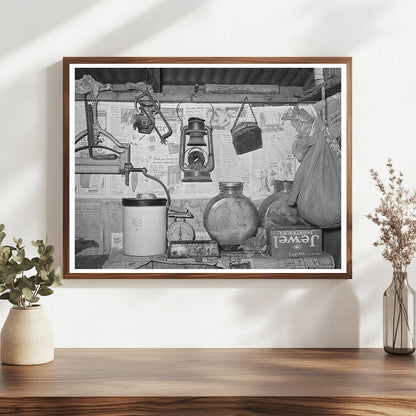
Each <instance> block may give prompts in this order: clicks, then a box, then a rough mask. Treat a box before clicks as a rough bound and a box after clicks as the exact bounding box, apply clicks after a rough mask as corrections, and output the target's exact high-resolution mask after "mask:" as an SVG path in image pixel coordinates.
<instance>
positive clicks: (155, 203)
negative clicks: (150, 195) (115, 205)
mask: <svg viewBox="0 0 416 416" xmlns="http://www.w3.org/2000/svg"><path fill="white" fill-rule="evenodd" d="M122 203H123V207H164V206H166V199H165V198H156V199H138V198H123V199H122Z"/></svg>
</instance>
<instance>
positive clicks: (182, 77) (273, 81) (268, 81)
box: [75, 67, 314, 89]
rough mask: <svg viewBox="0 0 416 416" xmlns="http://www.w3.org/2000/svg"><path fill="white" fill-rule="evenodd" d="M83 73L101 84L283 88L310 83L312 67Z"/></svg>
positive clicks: (86, 70)
mask: <svg viewBox="0 0 416 416" xmlns="http://www.w3.org/2000/svg"><path fill="white" fill-rule="evenodd" d="M84 74H89V75H92V77H93V78H94V79H95V80H97V81H99V82H101V83H104V84H105V83H112V84H124V83H126V82H134V83H136V82H140V81H143V82H146V83H148V84H154V82H155V80H160V81H159V82H160V84H161V85H162V86H163V85H194V84H200V85H204V84H259V85H279V86H282V87H289V86H294V87H303V88H304V89H307V88H311V87H312V86H313V80H314V73H313V68H252V67H251V68H213V67H206V68H189V67H188V68H157V69H156V70H155V68H104V67H103V68H77V69H76V72H75V76H76V78H77V79H79V78H82V76H83V75H84Z"/></svg>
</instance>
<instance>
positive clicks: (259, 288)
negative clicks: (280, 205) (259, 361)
mask: <svg viewBox="0 0 416 416" xmlns="http://www.w3.org/2000/svg"><path fill="white" fill-rule="evenodd" d="M0 5H1V14H0V39H1V41H0V126H1V127H0V223H1V222H4V223H5V224H6V226H7V229H6V231H8V233H9V234H10V236H13V235H15V236H20V237H23V238H24V239H25V240H26V241H30V240H32V239H37V238H42V237H43V236H44V235H45V234H47V235H48V238H49V241H51V242H52V243H55V244H56V245H57V250H58V262H60V261H61V256H62V247H61V241H62V231H61V230H62V225H61V224H62V64H61V59H62V57H63V56H94V55H95V56H352V57H353V148H354V151H353V188H354V190H353V206H354V212H353V222H354V228H353V237H354V239H353V243H354V244H353V262H354V270H353V271H354V275H353V279H352V280H351V281H339V280H337V281H328V280H312V281H307V280H276V281H270V280H269V281H265V280H253V281H246V280H213V281H199V280H186V281H179V280H163V281H161V280H148V281H144V280H137V281H136V280H126V281H123V280H107V281H104V280H102V281H92V280H78V281H75V280H72V281H66V283H65V286H64V287H62V288H58V289H57V291H56V292H57V293H56V294H55V295H53V296H51V297H49V298H45V299H44V301H43V304H44V305H45V307H46V308H47V311H48V315H49V317H50V319H51V321H52V323H53V325H54V327H55V331H56V346H57V347H339V346H344V347H356V346H361V347H380V346H382V293H383V290H384V289H385V288H386V287H387V286H388V284H389V281H390V277H391V271H390V265H389V264H388V263H386V262H384V261H383V260H382V258H381V256H380V254H379V251H378V250H377V249H376V248H374V247H372V245H371V243H372V241H374V240H375V238H376V236H377V230H376V228H375V226H373V224H371V223H370V222H369V221H368V220H366V219H365V218H364V214H366V213H368V212H370V211H371V210H372V209H373V208H374V206H375V204H376V198H377V197H378V196H377V193H376V190H375V188H374V186H373V184H372V183H371V182H370V179H369V174H368V170H369V168H370V167H374V168H376V169H378V170H383V166H384V163H385V160H386V158H387V157H388V156H391V157H392V158H393V160H394V162H395V163H396V165H397V166H399V167H400V168H401V169H402V170H403V171H404V173H405V175H406V183H407V185H409V186H410V187H416V175H415V167H414V166H415V164H414V163H415V161H414V159H415V153H416V152H415V150H416V144H415V143H416V141H415V140H416V134H415V133H414V130H415V122H414V120H415V113H416V110H415V104H414V103H415V99H414V97H415V93H416V76H415V68H416V48H415V40H416V3H415V2H413V1H409V0H407V1H406V0H403V1H399V0H337V1H329V0H314V1H310V0H290V1H288V0H285V1H272V0H257V1H251V0H238V1H237V0H232V1H222V0H206V1H195V0H175V1H173V0H159V1H152V2H140V1H136V0H125V1H116V0H101V1H100V0H89V1H85V0H72V1H70V2H69V1H65V0H32V1H27V0H1V2H0ZM410 272H412V275H411V276H410V282H411V283H413V285H414V286H415V287H416V266H413V267H412V268H411V269H410ZM8 309H9V304H8V303H6V302H3V303H1V304H0V325H1V324H2V323H3V321H4V319H5V318H6V315H7V311H8Z"/></svg>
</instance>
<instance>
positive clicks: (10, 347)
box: [1, 305, 54, 365]
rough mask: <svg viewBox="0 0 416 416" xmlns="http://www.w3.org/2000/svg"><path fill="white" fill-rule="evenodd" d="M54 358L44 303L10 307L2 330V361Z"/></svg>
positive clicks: (18, 362)
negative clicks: (42, 304) (22, 307)
mask: <svg viewBox="0 0 416 416" xmlns="http://www.w3.org/2000/svg"><path fill="white" fill-rule="evenodd" d="M53 359H54V338H53V329H52V326H51V324H50V323H49V320H48V318H47V316H46V313H45V310H44V309H43V307H42V306H40V305H36V306H32V307H30V308H27V309H18V308H17V307H13V308H11V309H10V312H9V315H8V316H7V319H6V322H5V323H4V326H3V329H2V331H1V362H2V363H4V364H12V365H35V364H44V363H49V362H50V361H53Z"/></svg>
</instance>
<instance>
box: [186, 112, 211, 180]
mask: <svg viewBox="0 0 416 416" xmlns="http://www.w3.org/2000/svg"><path fill="white" fill-rule="evenodd" d="M205 137H206V141H205ZM179 167H180V168H181V170H182V171H183V173H184V174H183V179H182V182H212V179H211V177H210V172H212V171H213V170H214V146H213V143H212V128H211V127H208V126H207V125H206V124H205V120H203V119H202V118H198V117H191V118H189V119H188V125H187V126H184V127H182V129H181V142H180V152H179Z"/></svg>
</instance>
